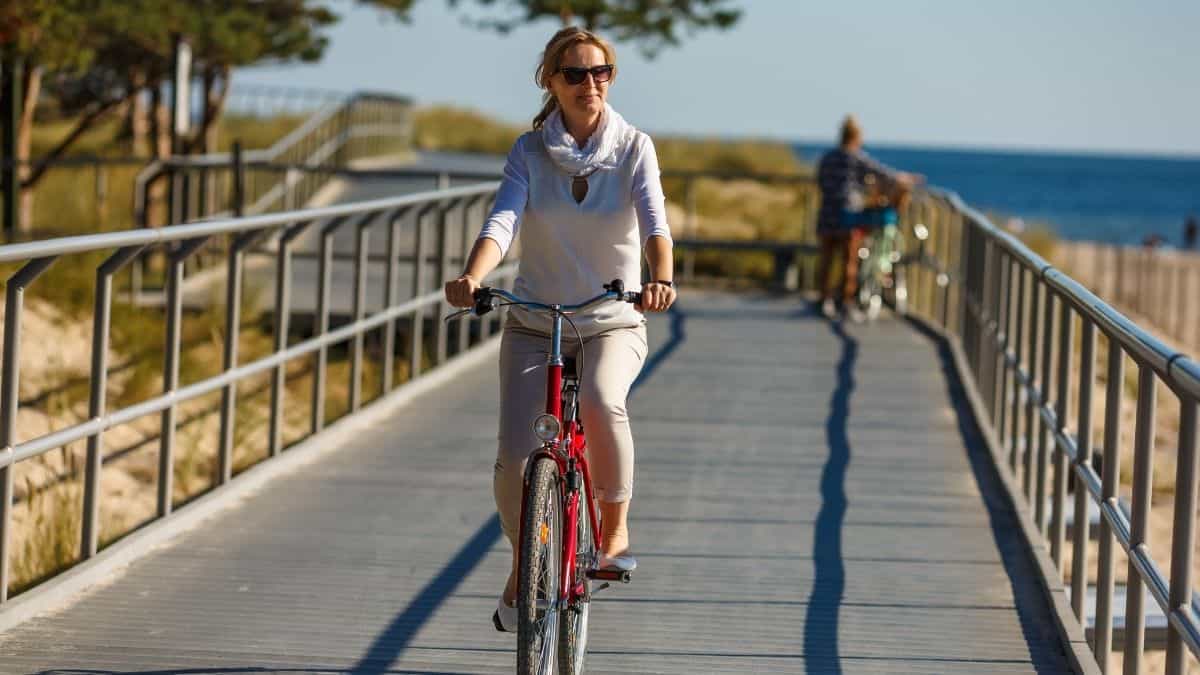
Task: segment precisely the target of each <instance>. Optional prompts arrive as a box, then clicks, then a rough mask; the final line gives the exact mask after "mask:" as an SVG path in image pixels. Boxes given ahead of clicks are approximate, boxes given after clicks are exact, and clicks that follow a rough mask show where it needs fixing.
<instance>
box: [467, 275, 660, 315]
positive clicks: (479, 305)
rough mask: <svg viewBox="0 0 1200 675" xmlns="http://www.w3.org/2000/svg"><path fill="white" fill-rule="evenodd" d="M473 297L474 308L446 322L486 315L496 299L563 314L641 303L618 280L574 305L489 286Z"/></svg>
mask: <svg viewBox="0 0 1200 675" xmlns="http://www.w3.org/2000/svg"><path fill="white" fill-rule="evenodd" d="M474 297H475V306H474V307H471V308H469V309H463V310H459V311H457V312H454V313H453V314H451V315H450V316H448V317H446V320H447V321H449V320H450V319H453V318H456V317H459V316H462V315H463V314H467V313H468V312H469V313H471V314H473V315H475V316H483V315H484V314H487V313H488V312H490V311H492V310H493V309H495V308H496V306H495V305H494V304H493V302H494V300H495V299H496V298H500V299H502V300H506V301H507V302H508V304H513V305H524V306H526V307H530V308H532V309H540V310H546V311H558V312H562V313H564V314H567V313H571V312H578V311H580V310H583V309H586V308H588V307H591V306H592V305H595V304H598V303H601V302H604V301H606V300H616V301H618V302H628V303H632V304H635V305H640V304H641V302H642V294H641V292H639V291H626V290H625V282H623V281H621V280H620V279H613V280H612V281H611V282H609V283H607V284H604V292H603V293H601V294H600V295H597V296H596V297H594V298H590V299H588V300H584V301H583V302H581V303H579V304H575V305H548V304H546V303H543V302H535V301H533V300H526V299H524V298H519V297H517V296H515V295H513V294H512V293H509V292H508V291H506V290H504V289H503V288H491V287H490V286H483V287H480V288H478V289H476V290H475V295H474Z"/></svg>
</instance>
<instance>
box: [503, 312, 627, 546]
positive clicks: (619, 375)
mask: <svg viewBox="0 0 1200 675" xmlns="http://www.w3.org/2000/svg"><path fill="white" fill-rule="evenodd" d="M568 335H570V337H568ZM549 350H550V338H549V336H548V335H546V334H544V333H539V332H535V331H531V330H528V329H526V328H523V327H521V326H520V325H518V324H516V323H514V322H513V321H512V320H509V321H508V322H507V324H506V326H505V329H504V334H503V337H502V338H501V342H500V435H499V447H498V451H497V453H496V470H495V474H494V477H493V483H492V485H493V489H494V491H495V495H496V508H497V510H498V511H499V512H500V524H501V526H502V527H503V529H504V534H505V535H506V536H507V537H508V540H509V541H510V542H512V543H513V544H514V546H515V545H516V538H517V533H518V531H519V530H520V527H521V526H520V523H519V522H518V521H519V520H520V518H521V488H522V481H523V477H524V472H525V460H526V459H527V458H528V457H529V454H530V453H531V452H533V450H534V449H536V448H537V447H538V446H539V445H540V442H539V441H538V440H537V438H536V437H535V436H534V435H533V420H534V418H535V417H537V416H538V415H539V414H541V413H543V412H545V409H546V355H547V353H548V352H549ZM562 351H563V355H564V356H574V357H576V358H578V352H579V341H578V339H576V338H575V337H574V335H573V334H570V331H569V329H568V331H567V333H566V334H564V336H563V341H562ZM646 352H647V346H646V327H645V325H642V326H638V327H637V328H614V329H611V330H607V331H604V332H603V333H599V334H597V335H593V336H591V337H587V338H584V359H583V363H582V364H581V366H582V370H583V372H582V373H581V375H582V379H581V381H580V390H579V414H580V417H581V418H582V420H583V429H584V433H585V434H586V435H587V448H588V468H589V471H590V473H591V477H592V484H593V487H594V488H595V492H596V498H597V499H599V500H600V501H604V502H624V501H628V500H629V499H630V497H632V496H633V434H632V433H631V432H630V430H629V416H628V415H627V414H626V409H625V399H626V397H628V396H629V389H630V387H632V386H633V381H634V379H635V378H637V375H638V373H639V372H641V370H642V363H643V362H644V361H645V360H646Z"/></svg>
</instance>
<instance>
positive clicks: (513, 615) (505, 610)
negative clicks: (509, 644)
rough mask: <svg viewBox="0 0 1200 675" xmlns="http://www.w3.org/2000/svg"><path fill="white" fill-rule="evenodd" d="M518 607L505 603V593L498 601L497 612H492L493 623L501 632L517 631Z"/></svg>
mask: <svg viewBox="0 0 1200 675" xmlns="http://www.w3.org/2000/svg"><path fill="white" fill-rule="evenodd" d="M517 623H518V621H517V608H516V607H509V606H508V605H506V604H504V594H501V595H500V600H499V601H498V602H497V603H496V613H495V614H492V625H493V626H495V627H496V630H498V631H500V632H501V633H515V632H517Z"/></svg>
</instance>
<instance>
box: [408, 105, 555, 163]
mask: <svg viewBox="0 0 1200 675" xmlns="http://www.w3.org/2000/svg"><path fill="white" fill-rule="evenodd" d="M530 117H532V114H531V115H530ZM521 132H522V129H520V128H518V127H515V126H513V125H510V124H505V123H503V122H499V121H496V120H493V119H491V118H490V117H487V116H486V115H483V114H482V113H479V112H476V111H473V110H467V109H465V108H455V107H452V106H433V107H429V108H419V109H417V110H416V111H415V112H414V113H413V145H414V146H415V147H416V148H417V149H418V150H448V151H458V152H481V153H488V154H492V155H506V154H508V151H509V149H510V148H512V144H513V142H514V141H516V140H517V137H518V136H520V135H521Z"/></svg>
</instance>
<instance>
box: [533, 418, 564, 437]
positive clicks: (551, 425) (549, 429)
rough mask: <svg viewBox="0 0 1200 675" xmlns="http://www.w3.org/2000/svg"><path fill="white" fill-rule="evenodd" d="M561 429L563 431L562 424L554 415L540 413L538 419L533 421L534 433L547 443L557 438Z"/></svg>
mask: <svg viewBox="0 0 1200 675" xmlns="http://www.w3.org/2000/svg"><path fill="white" fill-rule="evenodd" d="M560 431H562V424H561V423H559V421H558V418H557V417H555V416H554V415H550V414H545V415H538V417H537V419H535V420H534V421H533V435H534V436H537V437H538V440H541V441H545V442H547V443H548V442H550V441H553V440H557V439H558V433H559V432H560Z"/></svg>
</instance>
